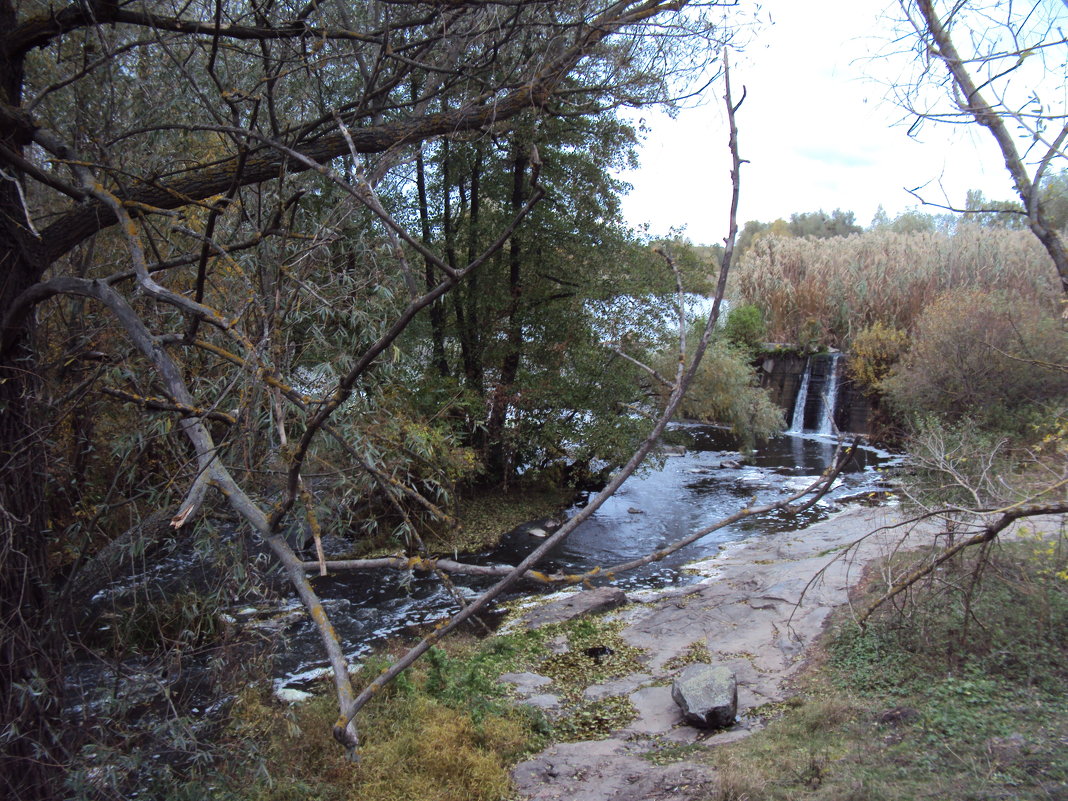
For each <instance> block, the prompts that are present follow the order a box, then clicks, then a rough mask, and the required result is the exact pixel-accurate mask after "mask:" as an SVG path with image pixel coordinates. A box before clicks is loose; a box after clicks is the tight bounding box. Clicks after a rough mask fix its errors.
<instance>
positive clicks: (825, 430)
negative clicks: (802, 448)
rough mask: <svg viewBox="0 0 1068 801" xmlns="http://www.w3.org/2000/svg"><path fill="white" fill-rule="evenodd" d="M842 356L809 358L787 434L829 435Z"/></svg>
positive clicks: (832, 425)
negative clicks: (807, 432) (811, 433)
mask: <svg viewBox="0 0 1068 801" xmlns="http://www.w3.org/2000/svg"><path fill="white" fill-rule="evenodd" d="M841 358H842V354H841V353H831V354H820V355H817V356H810V357H809V358H808V361H807V362H806V363H805V372H804V375H802V377H801V386H800V388H799V389H798V391H797V400H796V401H795V402H794V410H793V414H792V416H791V418H790V429H789V430H788V431H787V433H788V434H802V433H804V432H806V431H809V432H814V433H818V434H826V435H831V434H834V432H835V426H834V416H835V411H836V407H837V400H838V371H839V362H840V360H841Z"/></svg>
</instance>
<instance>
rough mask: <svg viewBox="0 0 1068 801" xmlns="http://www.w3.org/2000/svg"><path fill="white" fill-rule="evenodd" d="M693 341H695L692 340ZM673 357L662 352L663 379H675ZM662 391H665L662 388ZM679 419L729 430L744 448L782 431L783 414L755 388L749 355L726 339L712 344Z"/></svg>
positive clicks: (671, 354)
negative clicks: (665, 376) (713, 424)
mask: <svg viewBox="0 0 1068 801" xmlns="http://www.w3.org/2000/svg"><path fill="white" fill-rule="evenodd" d="M691 341H692V340H691ZM673 360H674V354H673V353H672V352H671V351H670V350H665V351H663V352H662V353H661V354H660V356H659V358H658V360H657V362H656V363H655V364H656V365H657V366H658V367H659V369H660V372H661V374H662V375H673V372H672V369H673V367H674V364H673ZM660 391H661V392H662V391H663V388H660ZM679 415H680V416H681V417H684V418H687V419H691V420H701V421H705V422H712V423H720V424H723V425H726V426H729V427H730V429H731V431H732V432H733V433H734V434H735V436H737V437H738V439H739V441H740V442H741V443H742V446H743V447H752V446H753V444H754V443H755V442H758V441H760V440H763V439H766V438H767V437H769V436H771V435H773V434H776V433H778V432H779V431H781V430H782V429H783V425H784V422H783V412H782V410H781V409H779V407H778V406H776V405H775V404H774V403H773V402H772V401H771V399H770V397H769V395H768V393H767V391H766V390H764V389H761V388H760V387H759V386H757V384H756V370H755V368H754V367H753V366H752V364H751V363H750V356H749V353H748V352H747V351H743V350H739V349H738V348H736V347H734V346H733V345H731V344H730V343H728V342H726V341H725V340H723V339H714V340H713V341H712V342H711V343H709V346H708V349H707V351H706V352H705V355H704V358H703V359H702V360H701V366H700V368H699V369H698V371H697V374H696V375H695V376H694V380H693V383H692V384H691V385H690V389H689V391H688V392H687V393H686V397H685V398H683V400H682V403H681V404H680V406H679Z"/></svg>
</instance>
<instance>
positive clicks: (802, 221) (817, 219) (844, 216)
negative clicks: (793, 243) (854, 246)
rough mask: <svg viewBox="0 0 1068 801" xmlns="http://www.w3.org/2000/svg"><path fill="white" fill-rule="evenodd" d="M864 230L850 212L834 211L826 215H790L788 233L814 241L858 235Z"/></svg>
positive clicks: (824, 213)
mask: <svg viewBox="0 0 1068 801" xmlns="http://www.w3.org/2000/svg"><path fill="white" fill-rule="evenodd" d="M863 230H864V229H863V228H862V227H861V226H859V225H857V224H856V221H855V219H854V214H853V212H851V211H842V210H841V209H835V210H834V211H832V212H831V213H830V214H827V213H826V212H825V211H823V210H822V209H821V210H820V211H814V212H806V213H804V214H791V215H790V233H791V234H793V235H794V236H811V237H814V238H816V239H829V238H831V237H835V236H849V235H850V234H859V233H860V232H861V231H863Z"/></svg>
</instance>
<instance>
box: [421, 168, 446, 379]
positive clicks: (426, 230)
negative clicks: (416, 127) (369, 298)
mask: <svg viewBox="0 0 1068 801" xmlns="http://www.w3.org/2000/svg"><path fill="white" fill-rule="evenodd" d="M415 183H416V188H417V190H418V192H419V223H420V225H421V226H422V235H423V244H424V245H426V246H427V247H430V245H431V242H430V239H431V236H430V209H429V208H428V207H427V199H426V165H425V164H424V162H423V151H422V149H421V148H420V150H419V152H418V153H417V154H416V157H415ZM450 266H452V265H450ZM424 269H425V274H426V290H427V292H429V291H430V290H432V289H433V288H434V287H435V285H436V284H437V282H438V278H437V276H435V275H434V265H433V263H431V261H430V259H424ZM428 312H429V314H430V337H431V341H432V343H433V346H432V347H433V357H432V361H433V363H434V366H435V367H436V368H437V370H438V374H439V375H441V377H442V378H445V377H446V376H448V375H449V362H448V360H447V359H446V358H445V301H444V300H436V301H434V302H433V303H432V304H431V305H430V308H429V309H428Z"/></svg>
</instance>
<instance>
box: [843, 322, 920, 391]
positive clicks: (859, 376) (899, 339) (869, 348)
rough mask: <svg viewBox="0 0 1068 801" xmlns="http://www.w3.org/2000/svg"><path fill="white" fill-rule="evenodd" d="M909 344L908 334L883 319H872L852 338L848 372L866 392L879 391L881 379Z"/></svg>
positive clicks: (887, 373) (886, 374)
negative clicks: (885, 322) (873, 321)
mask: <svg viewBox="0 0 1068 801" xmlns="http://www.w3.org/2000/svg"><path fill="white" fill-rule="evenodd" d="M908 347H909V335H908V334H907V333H906V332H905V331H902V330H901V329H900V328H893V327H892V326H888V325H885V324H883V323H882V322H878V321H877V322H875V323H872V324H871V325H870V326H868V327H867V328H865V329H864V330H863V331H861V332H860V333H859V334H857V336H856V337H855V338H854V339H853V344H852V345H851V346H850V348H849V374H850V376H851V377H852V378H853V380H854V381H855V382H856V383H857V384H858V385H859V386H860V388H861V389H862V390H863V392H864V394H865V395H869V396H872V395H881V394H882V392H883V389H882V382H883V379H885V378H886V377H887V376H888V375H889V374H890V371H891V370H892V369H893V367H894V365H895V364H897V362H898V360H899V359H900V358H901V357H902V356H903V355H904V353H905V352H906V351H907V350H908Z"/></svg>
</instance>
